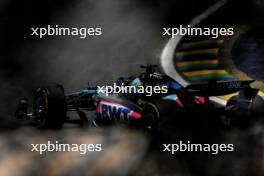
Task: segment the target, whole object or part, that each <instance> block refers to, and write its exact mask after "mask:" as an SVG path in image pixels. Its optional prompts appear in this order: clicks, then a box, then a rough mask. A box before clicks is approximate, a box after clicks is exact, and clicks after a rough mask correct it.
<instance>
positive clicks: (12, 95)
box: [0, 0, 264, 176]
mask: <svg viewBox="0 0 264 176" xmlns="http://www.w3.org/2000/svg"><path fill="white" fill-rule="evenodd" d="M215 2H217V1H216V0H213V1H212V0H210V1H209V0H198V1H197V0H167V1H166V2H164V1H161V0H145V1H141V0H98V1H91V0H74V1H69V0H64V1H62V0H56V1H52V0H46V1H39V2H35V1H33V0H21V1H15V0H2V1H1V2H0V58H1V59H0V90H1V93H0V120H1V122H0V130H1V133H0V146H1V147H0V156H1V159H0V162H1V164H0V175H214V176H215V175H234V176H235V175H240V176H242V175H263V174H264V170H263V165H264V163H263V162H264V160H263V151H264V150H263V145H264V143H263V139H264V138H263V128H262V127H261V126H260V125H256V126H252V127H251V128H250V129H246V130H242V131H241V130H234V131H231V132H230V133H228V134H217V135H216V134H214V133H211V132H210V131H208V133H211V135H210V136H211V137H210V138H213V139H217V142H219V143H220V142H223V141H224V142H233V143H234V144H235V145H236V148H237V150H236V151H235V152H233V153H232V154H230V153H226V154H220V155H217V156H211V155H207V154H203V153H198V154H179V155H177V156H171V155H169V154H166V153H162V152H160V151H161V148H160V144H159V143H158V144H156V143H155V142H154V143H153V140H152V139H149V137H147V136H145V134H141V133H139V132H135V131H131V130H128V129H123V128H106V129H86V128H84V129H83V128H78V127H73V126H66V127H65V128H64V129H63V130H60V131H41V130H35V129H33V128H31V127H20V125H19V124H18V123H17V122H16V120H15V118H14V116H13V114H14V110H15V106H16V103H17V102H18V100H19V99H20V98H22V97H29V98H32V96H33V93H34V90H35V88H36V87H38V86H39V85H43V84H46V83H50V82H58V83H60V84H62V85H64V87H65V89H66V91H67V92H73V91H76V90H79V89H81V88H85V87H86V86H87V82H88V81H89V82H90V83H91V84H95V85H97V84H99V85H105V84H111V83H112V82H113V81H114V80H115V78H116V77H118V76H120V75H124V76H126V75H127V76H129V75H134V74H138V73H139V72H140V68H139V65H140V64H159V57H160V54H161V51H162V49H163V48H164V46H165V44H166V43H167V41H168V38H165V37H164V36H163V35H162V34H163V30H162V28H163V27H176V26H177V25H184V24H187V23H188V22H189V21H190V20H191V19H193V18H194V17H195V16H196V15H198V14H200V13H202V12H203V11H204V10H206V9H207V8H208V7H210V6H211V5H212V4H214V3H215ZM263 5H264V2H263V1H261V0H255V1H243V2H242V1H236V0H230V1H228V3H227V4H226V5H225V6H224V7H223V8H221V9H220V10H219V11H218V12H217V13H216V14H214V15H213V16H212V17H210V18H209V19H207V24H210V25H212V26H214V25H225V26H228V25H232V26H233V25H237V26H246V28H247V29H249V30H247V32H245V33H244V35H241V37H239V39H238V40H237V41H238V42H237V44H236V45H235V47H234V49H233V54H234V57H233V59H234V63H235V64H236V66H237V67H238V68H239V69H241V70H242V71H243V72H244V73H246V74H248V75H249V76H250V77H253V78H255V79H258V80H262V81H263V75H264V74H263V65H264V60H263V56H262V53H263V51H264V50H263V46H264V40H263V30H262V29H263V28H262V27H263V22H264V18H263V17H264V16H263V9H264V8H263ZM48 24H50V25H56V24H57V25H60V26H65V27H102V31H103V34H102V36H99V37H87V38H86V39H80V38H77V37H71V36H68V37H61V36H52V37H45V38H44V39H39V38H37V37H36V36H31V35H30V34H31V30H30V28H32V27H46V26H47V25H48ZM177 133H181V132H179V131H176V130H175V129H174V128H173V127H169V128H167V131H166V134H169V136H170V137H169V138H170V139H167V140H170V141H172V142H173V141H174V142H175V141H177V140H179V139H180V138H179V136H178V135H175V134H177ZM218 137H219V138H218ZM47 140H54V141H55V140H59V141H63V142H65V143H74V141H75V140H77V142H79V143H92V142H94V141H95V142H99V143H102V144H103V148H105V150H104V151H103V152H101V153H100V154H89V155H87V156H80V155H79V154H76V153H48V154H47V155H43V156H39V155H38V154H36V153H32V152H30V149H29V147H30V143H38V142H43V143H45V142H46V141H47ZM154 141H155V140H154Z"/></svg>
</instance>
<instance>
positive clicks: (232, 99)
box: [226, 95, 237, 108]
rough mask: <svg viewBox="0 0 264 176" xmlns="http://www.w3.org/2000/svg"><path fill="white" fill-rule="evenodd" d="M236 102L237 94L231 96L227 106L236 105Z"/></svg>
mask: <svg viewBox="0 0 264 176" xmlns="http://www.w3.org/2000/svg"><path fill="white" fill-rule="evenodd" d="M236 103H237V95H235V96H232V97H231V98H229V100H227V103H226V108H230V107H232V106H235V105H236Z"/></svg>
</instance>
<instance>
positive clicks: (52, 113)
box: [33, 84, 67, 129]
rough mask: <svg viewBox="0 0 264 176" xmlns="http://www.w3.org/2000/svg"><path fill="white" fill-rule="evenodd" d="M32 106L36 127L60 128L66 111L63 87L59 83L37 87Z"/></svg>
mask: <svg viewBox="0 0 264 176" xmlns="http://www.w3.org/2000/svg"><path fill="white" fill-rule="evenodd" d="M33 108H34V115H35V116H36V122H35V123H36V126H37V127H38V128H42V129H58V128H61V127H62V125H63V123H64V122H65V120H66V112H67V107H66V99H65V93H64V88H63V87H62V86H61V85H59V84H55V85H49V86H46V87H41V88H38V89H37V91H36V94H35V99H34V104H33Z"/></svg>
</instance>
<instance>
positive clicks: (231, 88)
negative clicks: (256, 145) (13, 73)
mask: <svg viewBox="0 0 264 176" xmlns="http://www.w3.org/2000/svg"><path fill="white" fill-rule="evenodd" d="M155 67H157V66H156V65H147V66H141V68H143V69H145V71H144V72H143V73H141V74H140V75H139V76H138V77H120V78H118V79H117V81H116V82H115V84H116V85H120V86H134V87H139V86H142V87H147V86H152V87H153V86H156V87H157V86H158V87H162V86H166V88H167V91H165V92H161V93H154V94H152V96H148V95H147V94H146V92H136V91H134V92H133V91H132V92H129V93H127V92H126V93H123V92H122V93H111V94H106V93H105V92H104V91H102V89H101V88H100V89H99V88H98V87H88V88H87V89H84V90H81V91H79V92H76V93H71V94H65V92H64V88H63V86H61V85H59V84H55V85H49V86H44V87H40V88H38V89H37V90H36V93H35V98H34V100H33V108H31V109H32V110H33V112H31V113H29V112H28V109H29V108H28V104H29V103H28V99H27V98H23V99H21V101H20V102H19V104H18V106H17V109H16V112H15V116H16V117H17V118H19V119H29V121H30V122H31V123H32V124H34V125H35V126H37V127H39V128H60V127H62V125H63V123H64V122H67V121H70V120H71V118H70V117H68V116H67V112H68V111H76V112H77V113H78V114H79V116H80V118H81V121H87V122H90V124H92V125H94V126H96V127H98V126H103V125H106V124H113V123H114V124H115V123H117V122H118V123H126V124H130V125H133V126H138V127H141V128H143V129H149V130H154V129H157V128H158V126H159V123H160V122H161V121H162V120H163V119H165V118H179V119H181V117H182V116H181V114H184V113H193V114H198V113H205V114H206V113H207V112H213V113H212V114H224V115H225V118H224V119H222V121H224V124H229V125H230V123H232V124H235V123H236V122H237V121H240V116H243V117H244V116H247V117H249V116H251V115H252V114H254V113H258V114H263V106H264V104H263V101H262V100H261V99H260V98H259V97H258V95H257V93H258V90H256V89H253V88H251V87H250V84H251V83H252V82H254V81H253V80H247V81H229V82H217V81H215V80H210V81H209V82H208V83H202V84H192V85H188V86H186V87H183V86H182V85H180V84H179V83H178V82H177V81H175V80H173V79H172V78H170V77H168V76H166V75H163V74H160V73H158V72H156V69H155ZM105 89H106V88H105ZM105 89H104V90H105ZM235 92H238V95H236V96H233V97H231V98H230V99H229V101H228V102H227V105H226V106H225V107H221V106H219V105H218V104H217V103H214V102H212V101H210V97H211V96H219V95H226V94H231V93H235ZM83 111H93V112H95V114H96V116H95V118H92V119H89V117H86V116H85V115H83V113H82V112H83ZM234 117H236V118H235V119H234ZM197 118H199V117H197ZM211 118H214V117H211ZM237 119H238V120H237ZM243 119H245V118H243ZM226 122H228V123H226Z"/></svg>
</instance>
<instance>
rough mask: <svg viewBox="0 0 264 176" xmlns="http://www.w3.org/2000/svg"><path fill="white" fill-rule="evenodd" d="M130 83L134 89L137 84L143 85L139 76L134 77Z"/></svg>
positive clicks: (137, 86)
mask: <svg viewBox="0 0 264 176" xmlns="http://www.w3.org/2000/svg"><path fill="white" fill-rule="evenodd" d="M130 85H131V86H134V87H135V88H136V89H138V88H139V86H143V83H142V81H140V79H139V78H135V79H134V80H133V81H132V82H131V84H130Z"/></svg>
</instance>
